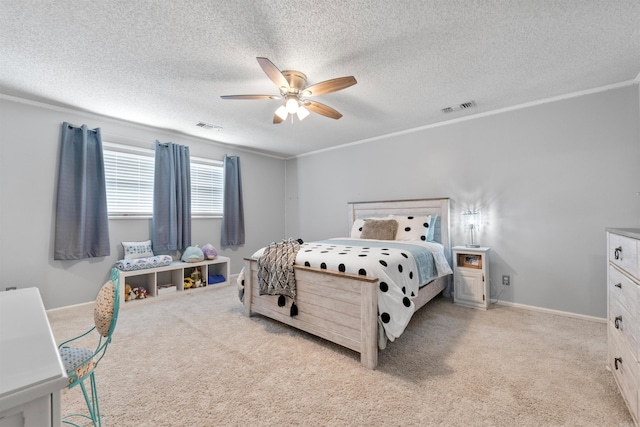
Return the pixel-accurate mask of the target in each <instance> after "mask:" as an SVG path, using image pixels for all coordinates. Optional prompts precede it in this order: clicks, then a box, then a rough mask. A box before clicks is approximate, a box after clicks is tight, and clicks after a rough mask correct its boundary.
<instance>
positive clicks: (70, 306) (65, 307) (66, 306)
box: [47, 300, 96, 313]
mask: <svg viewBox="0 0 640 427" xmlns="http://www.w3.org/2000/svg"><path fill="white" fill-rule="evenodd" d="M95 302H96V301H95V300H93V301H89V302H81V303H80V304H72V305H65V306H63V307H56V308H50V309H48V310H47V313H52V312H54V311H59V310H66V309H67V308H73V307H82V306H83V305H90V304H91V305H92V304H95Z"/></svg>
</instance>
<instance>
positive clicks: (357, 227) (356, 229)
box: [350, 219, 364, 239]
mask: <svg viewBox="0 0 640 427" xmlns="http://www.w3.org/2000/svg"><path fill="white" fill-rule="evenodd" d="M363 225H364V219H356V220H355V221H353V225H352V226H351V236H350V237H351V238H352V239H359V238H360V234H361V233H362V226H363Z"/></svg>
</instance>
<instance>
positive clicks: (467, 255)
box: [453, 246, 490, 310]
mask: <svg viewBox="0 0 640 427" xmlns="http://www.w3.org/2000/svg"><path fill="white" fill-rule="evenodd" d="M489 250H490V248H487V247H479V248H468V247H466V246H454V247H453V302H454V303H455V304H459V305H463V306H465V307H471V308H479V309H483V310H486V309H487V308H489V297H490V295H489V289H490V287H489Z"/></svg>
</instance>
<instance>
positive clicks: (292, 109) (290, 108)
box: [285, 97, 300, 114]
mask: <svg viewBox="0 0 640 427" xmlns="http://www.w3.org/2000/svg"><path fill="white" fill-rule="evenodd" d="M285 107H286V108H287V113H289V114H296V113H297V112H298V108H299V107H300V103H299V102H298V100H297V99H296V98H294V97H289V98H287V102H286V103H285Z"/></svg>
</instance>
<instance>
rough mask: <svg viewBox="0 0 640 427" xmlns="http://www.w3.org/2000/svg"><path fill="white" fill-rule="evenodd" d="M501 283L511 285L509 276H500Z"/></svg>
mask: <svg viewBox="0 0 640 427" xmlns="http://www.w3.org/2000/svg"><path fill="white" fill-rule="evenodd" d="M502 284H503V285H504V286H510V285H511V278H510V277H509V276H502Z"/></svg>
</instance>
